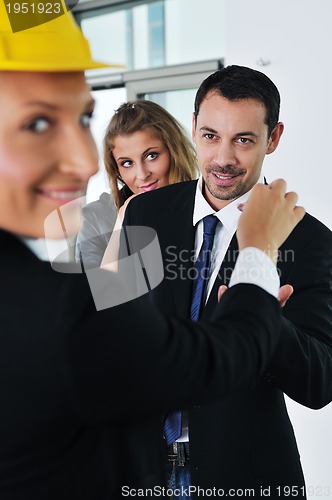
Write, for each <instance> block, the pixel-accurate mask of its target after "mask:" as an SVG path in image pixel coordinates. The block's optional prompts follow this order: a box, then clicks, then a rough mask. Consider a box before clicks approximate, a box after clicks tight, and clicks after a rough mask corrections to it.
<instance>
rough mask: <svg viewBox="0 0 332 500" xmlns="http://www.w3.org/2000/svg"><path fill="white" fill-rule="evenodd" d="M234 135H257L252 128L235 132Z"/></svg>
mask: <svg viewBox="0 0 332 500" xmlns="http://www.w3.org/2000/svg"><path fill="white" fill-rule="evenodd" d="M235 135H236V137H242V136H243V135H250V136H252V137H258V135H257V134H256V133H255V132H253V131H252V130H245V131H244V132H237V133H236V134H235Z"/></svg>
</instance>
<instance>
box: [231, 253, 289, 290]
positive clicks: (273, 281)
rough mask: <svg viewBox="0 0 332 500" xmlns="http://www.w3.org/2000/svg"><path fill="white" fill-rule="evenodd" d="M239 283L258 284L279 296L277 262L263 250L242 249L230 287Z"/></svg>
mask: <svg viewBox="0 0 332 500" xmlns="http://www.w3.org/2000/svg"><path fill="white" fill-rule="evenodd" d="M239 283H249V284H252V285H257V286H259V287H261V288H263V290H265V291H266V292H268V293H270V294H271V295H273V296H274V297H276V298H278V295H279V287H280V279H279V275H278V272H277V268H276V266H275V264H274V263H273V262H272V260H271V259H270V257H268V256H267V255H266V253H264V252H263V251H262V250H259V249H258V248H255V247H247V248H244V249H243V250H241V251H240V253H239V256H238V259H237V261H236V264H235V267H234V270H233V273H232V276H231V279H230V282H229V287H232V286H234V285H237V284H239Z"/></svg>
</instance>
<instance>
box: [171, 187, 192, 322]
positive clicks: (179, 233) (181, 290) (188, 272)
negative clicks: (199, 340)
mask: <svg viewBox="0 0 332 500" xmlns="http://www.w3.org/2000/svg"><path fill="white" fill-rule="evenodd" d="M196 185H197V182H191V183H188V186H187V189H186V190H181V192H180V198H179V199H177V198H176V199H174V200H173V201H172V203H171V205H170V217H171V220H172V224H171V225H170V233H169V240H168V241H169V246H168V247H167V248H166V258H165V265H166V268H165V276H167V280H168V281H169V284H170V288H171V293H172V294H173V297H174V302H175V304H176V309H177V313H178V314H179V315H181V316H184V317H188V314H189V311H190V302H191V288H192V279H191V277H192V268H193V256H194V250H193V249H194V241H195V228H194V227H193V209H194V200H195V192H196ZM165 243H166V245H167V244H168V243H167V242H165ZM164 251H165V247H164Z"/></svg>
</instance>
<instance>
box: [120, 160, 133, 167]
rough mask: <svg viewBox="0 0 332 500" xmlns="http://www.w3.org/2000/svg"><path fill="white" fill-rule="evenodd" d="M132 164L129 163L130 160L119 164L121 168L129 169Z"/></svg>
mask: <svg viewBox="0 0 332 500" xmlns="http://www.w3.org/2000/svg"><path fill="white" fill-rule="evenodd" d="M132 164H133V162H132V161H130V160H126V161H123V162H122V163H121V167H123V168H129V167H131V166H132Z"/></svg>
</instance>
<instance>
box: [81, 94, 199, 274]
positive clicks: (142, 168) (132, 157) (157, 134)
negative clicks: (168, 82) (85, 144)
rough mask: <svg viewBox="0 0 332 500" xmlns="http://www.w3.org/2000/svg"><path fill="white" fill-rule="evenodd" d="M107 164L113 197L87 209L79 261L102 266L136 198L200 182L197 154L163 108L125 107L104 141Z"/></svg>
mask: <svg viewBox="0 0 332 500" xmlns="http://www.w3.org/2000/svg"><path fill="white" fill-rule="evenodd" d="M103 146H104V163H105V168H106V171H107V175H108V178H109V182H110V186H111V191H112V195H111V196H110V195H109V194H108V193H103V194H102V195H101V197H100V198H99V200H98V201H95V202H93V203H90V204H89V205H87V206H86V207H85V208H84V209H83V222H82V227H81V231H80V234H79V236H78V239H77V243H78V244H77V258H78V259H80V260H81V261H82V262H83V265H84V266H85V267H97V266H99V265H100V263H101V260H102V257H103V255H104V252H105V250H106V247H107V244H108V241H109V238H110V235H111V233H112V231H113V229H114V225H115V221H116V217H117V212H118V210H119V208H120V207H121V206H123V204H124V203H125V201H126V200H127V199H128V198H129V197H130V196H132V195H133V194H135V195H136V194H139V193H145V192H147V191H152V190H154V189H159V188H161V187H164V186H167V185H168V184H173V183H176V182H182V181H189V180H192V179H195V178H196V177H197V165H196V156H195V149H194V147H193V144H192V142H191V140H190V139H189V137H188V136H187V133H186V132H185V130H184V128H183V127H182V125H180V123H179V122H178V121H177V120H176V119H175V118H174V117H173V116H172V115H171V114H170V113H169V112H168V111H166V109H164V108H163V107H162V106H160V105H159V104H156V103H155V102H152V101H147V100H136V101H131V102H126V103H123V104H122V105H121V106H120V107H119V108H118V109H117V110H116V111H115V114H114V115H113V117H112V119H111V121H110V123H109V125H108V127H107V129H106V132H105V136H104V141H103Z"/></svg>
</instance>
